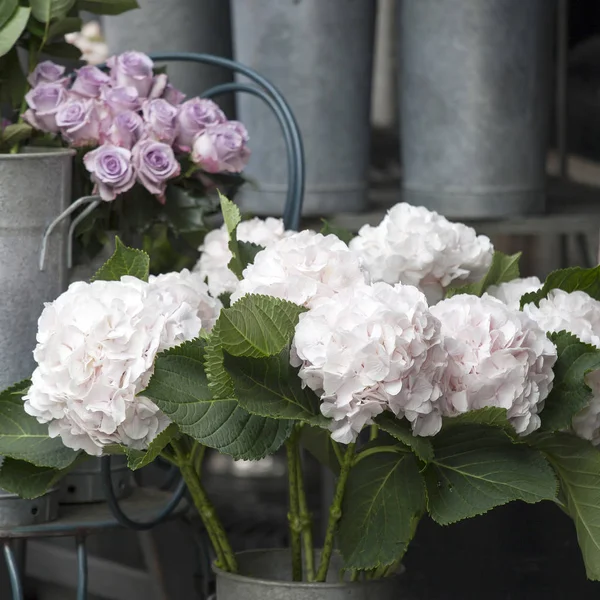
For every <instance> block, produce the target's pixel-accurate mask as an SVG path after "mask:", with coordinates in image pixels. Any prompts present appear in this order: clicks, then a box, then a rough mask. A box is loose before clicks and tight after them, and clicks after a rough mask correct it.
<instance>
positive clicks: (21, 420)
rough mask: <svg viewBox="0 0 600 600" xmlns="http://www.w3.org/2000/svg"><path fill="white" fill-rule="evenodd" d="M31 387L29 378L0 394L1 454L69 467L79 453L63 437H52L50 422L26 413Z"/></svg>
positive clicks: (56, 466) (50, 465)
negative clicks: (24, 397)
mask: <svg viewBox="0 0 600 600" xmlns="http://www.w3.org/2000/svg"><path fill="white" fill-rule="evenodd" d="M29 386H30V382H29V381H22V382H21V383H18V384H16V385H14V386H12V387H11V388H8V389H7V390H5V391H3V392H2V393H0V455H2V456H8V457H10V458H15V459H17V460H24V461H27V462H30V463H32V464H33V465H35V466H37V467H51V468H56V469H62V468H64V467H67V466H68V465H70V464H71V463H72V462H73V461H74V460H75V459H76V458H77V454H78V453H77V452H75V451H73V450H71V449H70V448H67V447H66V446H65V445H64V444H63V443H62V440H61V438H60V437H56V438H51V437H50V436H49V435H48V425H47V424H46V425H42V424H41V423H38V421H37V419H36V418H35V417H32V416H30V415H28V414H27V413H26V412H25V408H24V404H23V396H24V395H25V394H26V393H27V390H28V389H29Z"/></svg>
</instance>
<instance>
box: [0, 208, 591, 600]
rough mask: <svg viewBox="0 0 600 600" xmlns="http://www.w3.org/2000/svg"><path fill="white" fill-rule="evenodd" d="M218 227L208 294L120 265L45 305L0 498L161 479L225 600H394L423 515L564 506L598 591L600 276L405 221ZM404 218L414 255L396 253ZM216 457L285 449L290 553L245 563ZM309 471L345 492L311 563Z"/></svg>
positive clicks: (11, 425)
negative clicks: (103, 477) (212, 461)
mask: <svg viewBox="0 0 600 600" xmlns="http://www.w3.org/2000/svg"><path fill="white" fill-rule="evenodd" d="M221 207H222V212H223V217H224V221H225V229H224V230H218V231H217V232H213V234H212V235H211V239H210V240H209V239H207V242H206V244H205V246H204V251H203V252H204V253H203V257H202V259H201V265H199V266H198V268H197V269H196V270H192V271H188V270H182V271H181V272H173V273H168V274H164V275H161V276H159V277H153V276H149V258H148V256H147V255H146V254H145V253H144V252H143V251H141V250H135V249H132V248H127V247H125V246H124V245H123V244H122V243H121V242H117V248H116V251H115V254H114V255H113V257H112V258H111V259H110V260H109V261H108V262H107V263H106V264H105V265H104V266H103V267H102V268H101V269H100V271H99V272H98V273H97V274H96V276H95V277H94V279H93V281H92V282H90V283H85V282H78V283H75V284H72V285H71V286H70V287H69V289H68V290H67V291H66V292H64V293H63V294H62V295H61V296H59V297H58V298H57V299H56V300H55V301H54V302H52V303H49V304H47V306H46V307H45V309H44V311H43V313H42V315H41V317H40V320H39V327H38V338H37V342H38V343H37V346H36V348H35V360H36V363H37V367H36V369H35V370H34V372H33V374H32V377H31V379H30V380H27V381H24V382H21V383H19V384H16V385H15V386H13V387H12V388H10V389H8V390H6V391H5V392H3V393H2V394H0V415H5V416H6V415H8V414H10V416H11V419H10V420H8V419H0V453H1V454H4V455H5V456H6V457H7V458H6V459H5V462H4V464H3V465H2V467H1V468H0V486H2V487H3V488H5V489H8V490H9V491H13V492H16V493H19V494H21V495H22V496H23V497H27V498H33V497H36V496H38V495H40V494H42V493H44V491H45V490H46V489H48V488H49V487H51V486H52V485H54V484H55V483H56V481H58V480H60V479H61V478H62V477H64V476H65V473H67V472H68V471H69V469H70V468H72V467H73V465H74V464H76V460H77V459H78V457H79V456H83V455H85V454H88V455H92V456H101V455H105V454H108V453H110V454H122V455H124V456H126V458H127V461H128V465H129V467H130V468H131V469H133V470H135V469H138V468H141V467H143V466H145V465H147V464H149V463H151V462H152V461H153V460H155V459H156V458H157V457H158V456H161V457H163V458H164V459H166V460H167V461H169V462H170V463H172V464H173V465H176V466H177V467H178V468H179V469H180V471H181V474H182V476H183V478H184V480H185V482H186V484H187V487H188V490H189V493H190V496H191V498H192V500H193V503H194V505H195V507H196V508H197V510H198V513H199V515H200V517H201V519H202V521H203V523H204V526H205V527H206V530H207V533H208V535H209V537H210V540H211V543H212V546H213V549H214V552H215V555H216V563H215V569H216V572H217V585H218V590H217V593H218V597H219V600H233V598H239V597H240V595H241V594H242V592H243V593H245V594H246V595H245V596H244V597H246V598H253V597H255V596H253V594H254V595H256V597H257V598H259V597H260V598H264V599H267V600H269V599H270V598H282V597H289V598H296V599H298V598H299V599H304V598H310V597H314V594H316V593H318V594H320V596H319V597H322V598H328V599H330V600H337V598H338V597H348V598H355V599H356V600H364V599H366V598H367V597H377V598H378V599H381V600H388V598H389V599H390V600H392V599H393V598H396V597H397V590H398V585H400V581H401V572H402V567H401V563H402V559H403V557H404V554H405V553H406V551H407V550H409V548H410V542H411V539H412V538H413V536H414V534H415V531H416V529H417V527H418V524H419V520H420V519H421V518H422V517H423V516H424V515H426V514H428V515H429V516H430V517H431V518H432V519H433V520H434V521H435V522H436V523H438V524H440V525H450V524H452V523H455V522H458V521H461V520H463V519H467V518H472V517H476V516H478V515H480V514H483V513H485V512H487V511H489V510H491V509H493V508H495V507H497V506H500V505H503V504H506V503H508V502H511V501H515V500H520V501H523V502H527V503H536V502H541V501H550V502H554V503H555V504H557V505H558V506H560V508H561V509H562V510H563V511H564V512H565V513H566V514H568V515H569V516H570V517H571V518H572V519H573V522H574V526H575V528H576V530H577V535H578V540H579V545H580V548H581V552H582V556H583V561H584V563H585V566H586V571H587V575H588V577H589V578H590V579H594V580H600V551H599V550H598V548H600V533H599V532H598V528H597V527H596V523H597V522H598V519H600V493H599V490H600V417H599V415H600V408H599V407H600V391H599V390H600V387H599V384H598V381H600V267H596V268H594V269H581V268H570V269H564V270H561V271H557V272H554V273H552V274H550V275H549V276H548V278H547V279H546V281H545V282H539V281H537V280H521V279H519V270H518V260H519V256H518V255H514V256H506V255H503V254H502V253H500V252H494V251H493V247H492V245H491V243H490V242H489V240H487V238H483V237H481V236H479V237H477V236H476V235H475V233H474V232H473V230H471V229H469V228H467V227H466V226H464V225H461V224H451V223H449V222H447V221H446V220H445V219H443V218H442V217H440V216H439V215H437V214H432V213H429V212H428V211H426V210H424V209H414V211H413V208H412V207H408V206H406V205H399V206H397V207H394V208H393V209H392V210H391V211H390V214H389V215H388V216H387V217H386V219H385V220H384V223H383V224H382V225H381V226H379V227H377V228H368V229H366V230H363V231H361V233H360V234H359V236H358V237H357V238H355V239H354V240H352V241H351V242H350V244H349V246H348V245H346V244H345V243H344V242H343V241H342V240H341V239H340V238H339V237H337V236H335V235H334V234H331V233H327V232H323V233H317V232H314V231H308V230H307V231H301V232H286V231H284V230H283V227H282V226H281V223H279V222H277V221H261V220H259V219H254V220H251V221H246V222H242V221H241V216H240V213H239V210H238V209H237V208H236V206H235V205H234V204H233V203H231V202H230V201H228V200H227V199H226V198H224V197H222V198H221ZM413 212H414V214H416V215H417V217H415V218H417V219H418V222H419V223H421V225H420V228H419V231H420V233H421V235H422V236H423V237H426V238H427V241H426V242H423V244H422V252H414V248H413V247H412V246H411V245H410V244H409V243H408V242H406V243H403V240H402V238H403V237H404V238H406V239H410V236H411V231H410V230H409V229H407V230H406V231H402V230H401V229H398V228H399V227H401V226H402V223H401V219H399V220H397V215H398V214H400V213H404V214H406V215H412V214H413ZM393 223H395V225H393ZM392 226H394V227H396V228H397V229H396V231H397V233H396V234H388V232H389V231H391V227H392ZM238 232H239V233H238ZM225 236H227V240H228V241H227V245H226V247H225V246H224V238H225ZM242 238H244V239H242ZM365 238H368V240H369V243H368V244H365ZM259 241H262V242H263V243H264V244H265V247H264V248H262V247H261V246H260V245H259V243H258V242H259ZM378 253H380V254H378ZM227 260H228V261H229V262H226V261H227ZM382 264H389V265H390V267H389V269H388V270H387V271H386V270H384V269H381V268H380V269H379V270H378V271H376V273H377V274H376V275H375V276H374V275H373V273H374V271H373V269H374V267H375V266H378V267H380V266H381V265H382ZM483 264H485V265H486V266H485V267H483V266H482V265H483ZM216 265H221V267H220V269H221V270H222V271H223V272H225V275H224V276H223V277H221V278H219V277H217V278H216V279H213V281H212V282H211V277H214V274H215V272H216V271H215V269H218V268H219V267H217V266H216ZM211 269H212V271H211ZM232 274H233V275H235V277H237V279H238V282H237V283H236V284H235V285H234V284H233V283H232V280H231V277H230V276H231V275H232ZM409 278H411V279H410V283H407V281H409ZM223 282H225V284H223ZM211 287H212V290H213V293H214V295H211ZM431 290H434V291H435V294H433V295H432V294H431ZM219 292H221V294H220V298H219V297H217V294H219ZM490 292H491V293H490ZM492 293H493V294H494V295H492ZM440 295H441V296H442V297H440ZM17 428H18V429H19V431H25V432H26V433H25V435H21V436H20V437H19V440H18V441H17V442H15V441H14V440H13V439H12V438H11V436H12V435H14V431H15V430H16V429H17ZM28 436H35V439H36V440H37V441H36V444H32V443H31V440H30V439H28ZM207 448H212V449H214V450H216V451H218V452H221V453H223V454H227V455H229V456H232V457H233V458H235V459H244V460H258V459H260V458H262V457H264V456H266V455H269V454H273V453H274V452H276V451H277V450H278V449H280V448H285V451H286V454H287V461H288V479H289V525H290V528H289V548H287V549H281V550H280V551H273V550H271V551H257V552H252V553H241V554H239V555H236V554H235V552H234V550H233V548H232V547H231V545H230V542H229V540H228V537H227V534H226V531H225V529H224V527H223V525H222V523H221V521H220V519H219V517H218V512H219V507H218V506H216V507H215V506H213V505H212V503H211V500H210V490H206V489H205V488H204V485H203V482H202V477H201V473H202V463H203V459H204V456H205V452H206V449H207ZM301 449H306V450H307V451H309V452H311V453H312V454H314V456H315V457H316V458H317V459H318V460H320V461H321V462H322V463H323V464H324V465H326V466H327V467H328V468H330V469H331V471H332V472H333V473H334V475H335V476H336V484H335V492H334V496H333V501H332V503H331V506H330V507H328V521H327V527H326V532H325V535H324V539H323V541H322V543H321V542H319V543H318V544H315V543H314V540H315V538H314V533H313V527H312V519H311V514H310V511H309V508H308V505H307V499H306V493H305V488H304V475H303V463H302V461H301ZM24 474H28V475H29V476H28V477H24ZM288 575H289V577H288ZM396 578H399V579H396ZM277 594H279V595H277ZM310 594H313V596H310ZM336 594H337V595H336ZM340 594H346V596H344V595H341V596H340Z"/></svg>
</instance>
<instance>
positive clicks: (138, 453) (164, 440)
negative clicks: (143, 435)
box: [125, 423, 179, 471]
mask: <svg viewBox="0 0 600 600" xmlns="http://www.w3.org/2000/svg"><path fill="white" fill-rule="evenodd" d="M178 435H179V428H178V427H177V425H175V423H171V424H170V425H169V426H168V427H167V428H166V429H165V430H164V431H161V432H160V433H159V434H158V435H157V436H156V437H155V438H154V439H153V440H152V441H151V442H150V444H149V445H148V449H147V450H145V451H144V450H134V449H133V448H125V454H126V455H127V466H128V467H129V468H130V469H131V470H132V471H137V470H138V469H141V468H142V467H145V466H147V465H149V464H150V463H151V462H153V461H154V459H155V458H156V457H157V456H159V455H160V453H161V452H162V451H163V449H164V448H165V447H166V446H168V445H169V443H170V442H171V440H173V439H174V438H176V437H177V436H178Z"/></svg>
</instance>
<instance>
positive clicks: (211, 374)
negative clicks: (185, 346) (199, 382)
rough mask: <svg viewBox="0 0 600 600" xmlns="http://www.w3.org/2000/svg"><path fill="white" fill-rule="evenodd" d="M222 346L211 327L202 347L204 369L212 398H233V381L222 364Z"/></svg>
mask: <svg viewBox="0 0 600 600" xmlns="http://www.w3.org/2000/svg"><path fill="white" fill-rule="evenodd" d="M223 360H224V358H223V348H222V347H221V344H220V342H219V338H218V337H217V335H216V332H215V329H214V328H213V332H212V334H211V335H210V336H209V338H208V340H207V341H206V346H205V348H204V371H205V373H206V378H207V379H208V388H209V389H210V391H211V393H212V395H213V398H235V390H234V389H233V381H231V377H229V373H227V371H226V370H225V367H224V366H223Z"/></svg>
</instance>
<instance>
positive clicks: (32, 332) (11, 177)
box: [0, 149, 75, 389]
mask: <svg viewBox="0 0 600 600" xmlns="http://www.w3.org/2000/svg"><path fill="white" fill-rule="evenodd" d="M74 154H75V152H74V151H73V150H63V149H44V150H41V151H31V152H25V153H22V154H1V155H0V182H1V183H0V289H2V303H0V332H1V333H2V335H1V336H0V365H2V368H0V389H4V388H7V387H8V386H9V385H12V384H13V383H14V382H15V381H20V380H22V379H24V378H26V377H29V376H31V373H32V372H33V369H34V367H35V363H34V360H33V354H32V351H33V349H34V347H35V341H36V340H35V337H36V331H37V320H38V318H39V316H40V313H41V312H42V308H43V305H44V302H49V301H52V300H54V299H55V298H56V297H57V296H58V295H59V294H60V293H61V292H63V291H64V289H65V286H66V284H67V265H66V235H67V229H66V228H67V227H68V225H67V224H66V223H65V224H63V225H61V226H59V227H57V228H56V229H55V230H54V231H53V232H52V234H51V235H50V237H49V239H48V244H47V251H46V261H45V266H44V270H43V271H40V269H39V259H40V248H41V244H42V237H43V234H44V231H45V230H46V227H47V226H48V225H49V224H50V223H51V222H52V220H53V219H55V218H56V217H57V216H58V215H59V214H60V213H62V212H63V210H65V209H66V208H67V206H68V205H69V203H70V202H71V169H72V157H73V155H74Z"/></svg>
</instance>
